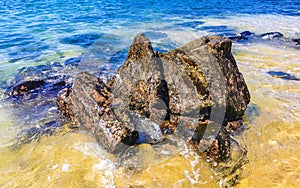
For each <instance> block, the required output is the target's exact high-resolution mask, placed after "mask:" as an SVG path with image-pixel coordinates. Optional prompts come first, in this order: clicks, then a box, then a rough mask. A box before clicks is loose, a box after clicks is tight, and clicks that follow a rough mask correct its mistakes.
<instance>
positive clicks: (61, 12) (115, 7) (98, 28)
mask: <svg viewBox="0 0 300 188" xmlns="http://www.w3.org/2000/svg"><path fill="white" fill-rule="evenodd" d="M299 6H300V4H299V1H292V0H285V1H254V0H249V1H235V0H230V1H221V0H220V1H219V0H217V1H209V0H202V1H200V0H199V1H191V0H188V1H184V2H183V1H150V0H147V1H138V2H136V1H131V0H128V1H117V0H114V1H97V0H78V1H77V0H55V1H53V0H16V1H10V0H8V1H1V3H0V28H1V29H0V59H1V67H0V69H1V70H0V71H1V75H2V76H1V82H2V83H3V84H5V80H6V79H7V76H11V74H9V73H7V70H11V71H12V72H13V73H15V70H16V69H17V68H20V67H23V66H28V65H35V64H45V63H46V62H50V63H53V62H55V61H58V62H63V60H66V58H65V59H64V58H62V57H63V56H67V57H72V56H77V55H80V54H81V53H82V52H85V50H86V48H85V47H88V46H89V45H90V44H92V42H93V40H95V39H99V38H101V37H99V36H97V35H102V34H107V33H113V34H115V35H116V36H115V37H121V38H122V39H125V40H127V43H126V44H127V45H128V44H130V40H131V39H132V37H133V36H135V35H136V34H137V33H138V32H147V31H148V32H153V31H162V32H172V33H171V35H173V36H174V35H177V37H176V39H178V38H182V39H181V40H179V41H178V40H175V41H174V40H172V38H171V37H172V36H169V38H168V37H167V39H170V38H171V40H167V39H165V40H164V41H163V43H164V45H169V47H174V46H178V44H180V43H183V42H187V41H188V40H189V38H187V35H189V34H188V33H187V34H184V32H185V31H188V32H190V31H192V32H193V35H199V36H201V35H207V34H218V35H230V34H234V33H239V30H238V29H237V28H235V27H230V25H228V24H222V25H218V26H215V25H210V24H206V21H205V19H206V18H210V19H226V18H227V17H230V16H233V17H235V16H237V15H278V16H281V15H285V16H292V17H299V16H300V12H299ZM237 17H238V16H237ZM246 19H247V18H246ZM233 22H236V21H235V20H233ZM237 22H239V21H238V20H237ZM257 22H259V20H257ZM233 24H235V25H239V24H242V23H233ZM253 24H254V25H256V24H257V23H253ZM291 24H292V25H294V26H295V25H297V23H291ZM298 25H299V24H298ZM291 27H293V26H291ZM180 31H181V32H180ZM268 31H271V30H270V28H265V31H261V32H268ZM293 34H294V36H295V35H298V36H299V33H293ZM76 35H80V36H79V37H78V38H77V39H74V37H75V38H76ZM93 36H94V38H93V40H91V41H89V37H93ZM95 36H96V37H95ZM68 37H69V39H70V40H69V41H67V39H68ZM72 37H73V38H72ZM161 37H163V35H157V34H156V35H155V34H154V35H152V37H151V34H150V38H153V39H161ZM192 38H195V36H194V37H192ZM72 40H73V41H72ZM74 40H78V41H77V43H76V42H74ZM86 43H87V44H86ZM158 45H159V44H158ZM4 86H7V85H4ZM2 87H3V86H2Z"/></svg>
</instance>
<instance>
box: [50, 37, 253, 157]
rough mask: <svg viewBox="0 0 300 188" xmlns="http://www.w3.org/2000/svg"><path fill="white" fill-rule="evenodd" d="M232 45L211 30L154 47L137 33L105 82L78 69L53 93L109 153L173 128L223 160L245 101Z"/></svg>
mask: <svg viewBox="0 0 300 188" xmlns="http://www.w3.org/2000/svg"><path fill="white" fill-rule="evenodd" d="M231 45H232V42H231V40H229V39H226V38H225V37H215V36H211V37H203V38H200V39H197V40H194V41H192V42H189V43H187V44H185V45H183V46H181V47H179V48H177V49H175V50H172V51H169V52H166V53H160V52H156V51H154V50H153V48H152V46H151V42H150V40H149V39H148V38H147V37H146V36H145V35H144V34H138V35H137V36H136V37H135V38H134V40H133V42H132V44H131V46H130V49H129V52H128V57H127V59H126V61H125V63H124V64H123V65H122V66H121V67H120V69H119V71H118V73H117V74H116V75H115V76H114V77H113V78H112V79H111V80H109V81H108V82H107V83H104V82H103V81H102V80H101V79H100V78H97V77H96V76H93V75H91V74H89V73H87V72H84V73H79V74H78V75H77V76H76V77H75V80H74V82H73V86H72V88H66V89H63V90H62V91H61V92H60V93H59V94H58V98H57V102H56V103H57V106H58V109H59V110H60V111H61V112H62V113H63V114H64V115H65V116H67V117H70V118H71V120H72V121H73V122H76V123H78V124H80V125H83V126H84V127H85V128H86V129H87V130H89V131H90V132H91V133H92V134H93V135H95V138H96V140H97V141H98V142H99V144H101V145H102V146H103V147H104V148H106V149H107V150H108V151H109V152H112V153H119V152H120V151H122V150H124V149H125V148H126V147H128V146H130V145H134V144H138V143H139V142H142V143H143V142H146V143H151V144H155V143H157V142H160V141H162V140H163V139H164V135H166V134H177V135H180V136H182V137H183V138H185V139H189V141H190V143H191V145H192V146H193V147H194V148H195V149H196V150H197V151H199V152H200V153H202V154H204V155H206V156H208V157H210V158H213V159H215V160H226V158H227V157H228V156H229V155H230V134H231V132H232V131H234V130H236V129H238V128H239V127H240V126H241V124H242V116H243V114H244V112H245V110H246V107H247V104H248V103H249V102H250V94H249V91H248V89H247V86H246V83H245V80H244V78H243V76H242V74H241V73H240V72H239V70H238V67H237V64H236V62H235V59H234V57H233V55H232V54H231ZM213 124H214V125H218V126H219V129H218V131H217V132H216V134H212V135H210V138H211V137H212V139H211V140H212V141H211V142H210V146H209V147H207V148H206V149H201V144H202V142H201V141H202V140H203V139H204V137H206V136H207V134H210V133H209V132H207V129H209V127H210V126H211V125H213ZM143 138H147V140H146V141H145V140H144V141H143V140H142V139H143Z"/></svg>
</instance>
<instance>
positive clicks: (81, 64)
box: [0, 0, 300, 187]
mask: <svg viewBox="0 0 300 188" xmlns="http://www.w3.org/2000/svg"><path fill="white" fill-rule="evenodd" d="M246 30H248V31H250V32H253V33H254V37H250V38H249V40H247V41H242V42H235V43H233V48H232V50H233V54H234V56H235V58H236V60H237V63H238V66H239V69H240V71H241V72H242V73H243V75H244V77H245V79H246V82H247V85H248V87H249V90H250V93H251V97H252V98H251V104H250V107H249V108H248V111H247V117H245V131H244V132H243V133H242V134H241V135H239V134H237V135H235V136H234V138H235V139H236V141H237V143H240V145H241V146H243V147H245V148H246V149H247V151H248V153H247V156H240V155H241V154H240V153H239V152H236V156H234V157H233V158H234V160H233V161H231V162H230V163H228V164H222V165H220V168H216V169H215V168H212V167H211V166H214V164H210V163H208V162H207V161H206V160H205V159H202V158H200V157H199V156H197V155H195V153H193V151H191V150H190V149H189V148H187V145H186V143H185V142H184V141H182V142H180V143H179V146H180V148H177V149H174V148H173V147H171V146H170V148H159V149H160V150H157V148H152V147H149V146H148V145H141V146H139V150H140V151H139V152H138V153H137V154H138V157H139V158H138V159H136V158H134V157H132V156H131V157H132V159H131V158H129V159H128V160H127V161H125V163H128V164H129V165H132V164H135V163H136V162H138V163H139V165H137V166H135V167H137V168H138V169H139V170H137V171H135V172H132V171H130V172H128V171H126V170H127V169H123V168H121V167H119V166H118V165H119V164H118V160H117V159H116V158H115V157H114V156H112V155H110V154H108V153H106V152H105V150H103V149H102V148H101V147H100V146H99V145H98V144H97V143H96V141H95V140H94V139H93V137H92V136H91V135H89V133H87V132H85V131H82V130H80V131H74V130H64V129H65V128H64V127H61V125H63V124H66V122H65V119H63V118H61V115H60V114H59V112H58V111H57V109H56V106H55V103H54V100H55V95H56V92H57V91H46V94H45V93H42V94H41V95H38V97H36V96H35V97H33V98H32V99H30V100H24V101H11V100H9V101H6V100H1V102H0V187H17V186H19V187H104V186H108V187H114V186H115V187H121V186H130V185H131V186H146V187H159V186H161V187H168V186H169V187H170V186H171V187H174V186H175V187H191V186H194V187H199V186H200V187H201V186H205V187H226V186H227V185H230V186H232V185H236V184H237V185H238V186H240V187H270V186H277V187H297V185H299V184H300V171H299V160H300V150H299V142H300V129H299V127H300V114H299V111H300V97H299V96H300V90H299V79H300V68H299V67H300V52H299V46H295V45H291V44H290V43H288V42H283V41H282V40H263V39H262V38H260V37H259V36H260V35H261V34H263V33H267V32H275V31H276V32H280V33H282V34H283V35H284V37H285V38H286V39H292V38H293V39H297V38H298V39H299V38H300V1H297V0H296V1H295V0H282V1H275V0H260V1H257V0H248V1H238V0H228V1H221V0H216V1H212V0H198V1H192V0H187V1H178V0H174V1H172V0H169V1H150V0H146V1H133V0H127V1H126V0H125V1H118V0H112V1H100V0H99V1H98V0H15V1H11V0H8V1H1V2H0V92H1V99H6V98H7V96H6V95H5V94H4V92H5V91H6V90H7V88H9V86H11V85H12V84H15V83H16V82H18V81H21V80H22V79H24V78H27V77H28V78H32V77H33V78H34V77H42V78H45V79H48V78H52V80H53V78H56V80H59V79H61V78H62V77H63V78H65V77H64V76H66V81H67V82H68V83H71V82H72V77H73V76H74V75H75V74H76V73H78V72H80V71H83V70H84V71H90V72H93V73H94V74H97V75H103V74H113V73H114V72H115V71H116V70H117V68H118V67H119V66H120V65H121V64H122V63H123V62H124V60H125V59H126V55H127V54H126V53H127V50H128V46H129V45H130V43H131V41H132V39H133V37H134V36H135V35H136V34H138V33H140V32H144V33H146V35H147V36H148V37H149V38H150V40H151V41H152V43H153V46H154V48H155V50H159V51H166V50H170V49H174V48H176V47H178V46H179V45H181V44H183V43H186V42H189V41H191V40H193V39H196V38H199V37H201V36H206V35H223V36H235V35H236V34H239V33H241V32H243V31H246ZM28 67H29V68H28ZM49 80H50V81H51V79H49ZM54 80H55V79H54ZM28 130H30V131H32V134H31V132H30V131H29V133H30V134H31V135H29V138H30V139H31V140H30V142H26V143H23V142H22V140H21V143H19V142H20V135H22V133H23V132H28ZM39 130H46V131H48V132H46V134H44V133H45V132H38V131H39ZM57 130H58V131H57ZM35 131H37V132H35ZM52 131H53V132H52ZM55 131H56V132H55ZM54 132H55V134H54ZM39 137H40V138H39ZM16 146H17V147H16ZM162 153H170V154H162ZM240 158H242V159H241V160H239V159H240ZM241 161H242V162H241ZM239 162H241V163H242V164H240V163H239ZM236 166H240V167H239V168H238V170H237V169H236ZM233 169H235V170H233Z"/></svg>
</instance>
